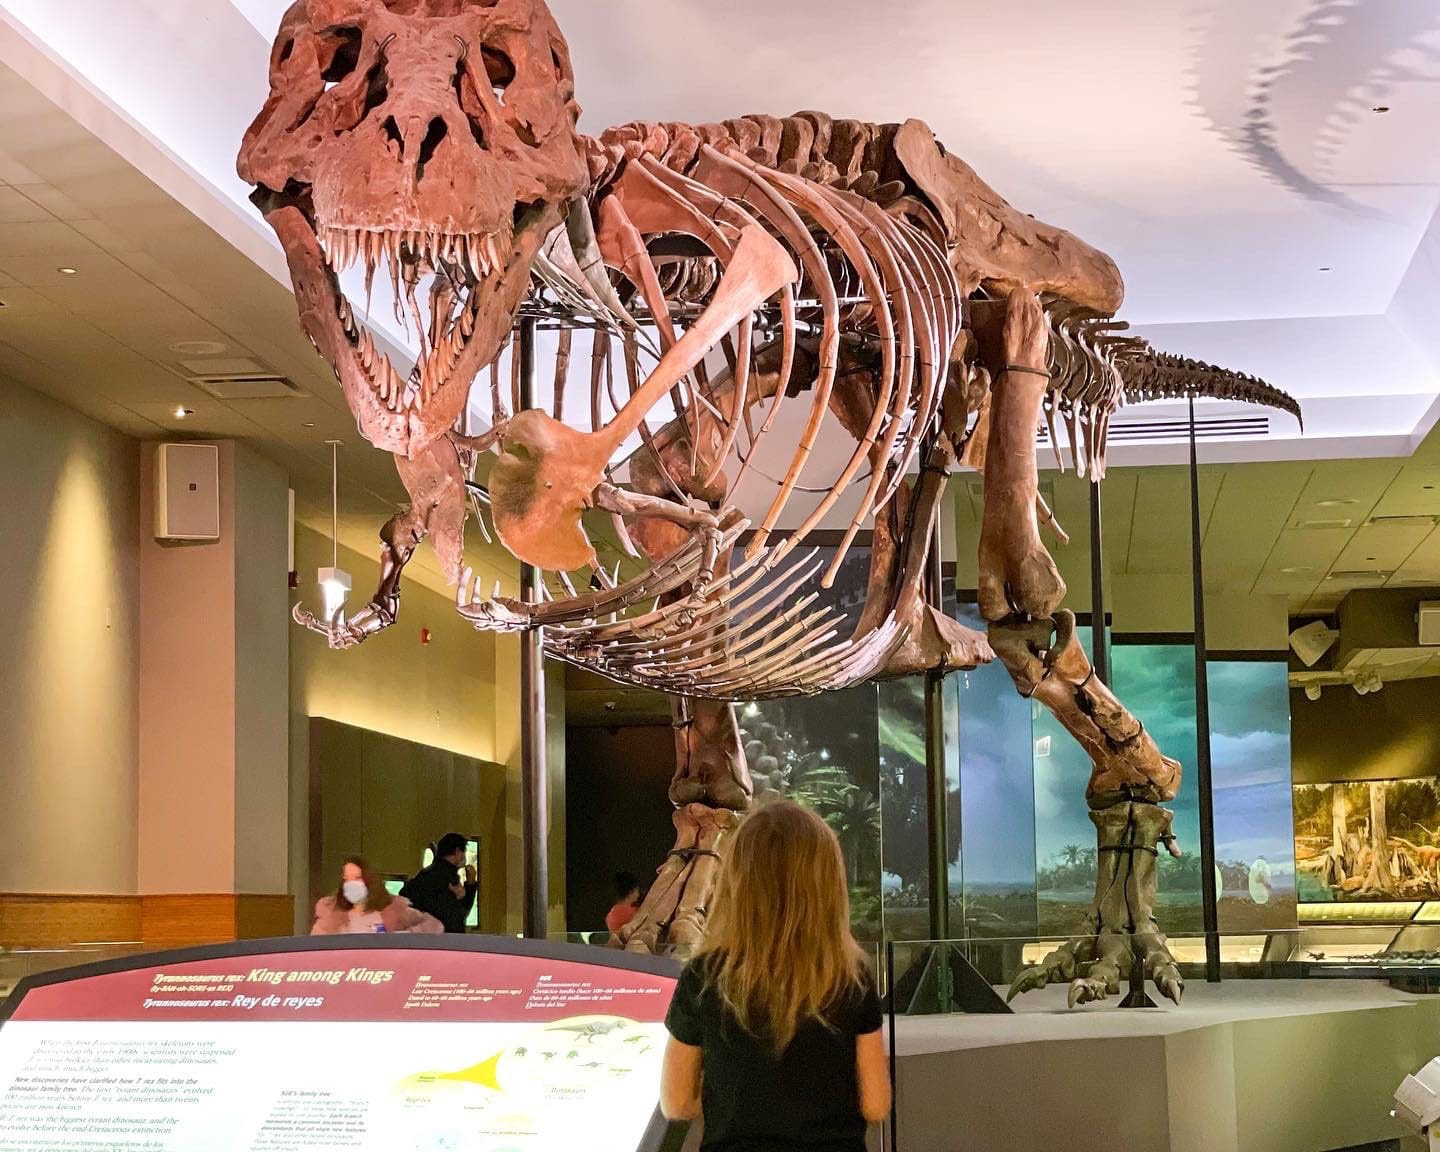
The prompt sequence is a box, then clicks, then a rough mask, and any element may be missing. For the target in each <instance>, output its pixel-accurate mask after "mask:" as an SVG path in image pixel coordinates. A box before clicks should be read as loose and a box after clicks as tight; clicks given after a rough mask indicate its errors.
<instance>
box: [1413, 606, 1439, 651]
mask: <svg viewBox="0 0 1440 1152" xmlns="http://www.w3.org/2000/svg"><path fill="white" fill-rule="evenodd" d="M1415 621H1416V623H1417V624H1419V626H1420V643H1421V644H1424V645H1427V646H1428V645H1431V644H1440V600H1422V601H1420V608H1419V610H1418V611H1417V612H1416V613H1415Z"/></svg>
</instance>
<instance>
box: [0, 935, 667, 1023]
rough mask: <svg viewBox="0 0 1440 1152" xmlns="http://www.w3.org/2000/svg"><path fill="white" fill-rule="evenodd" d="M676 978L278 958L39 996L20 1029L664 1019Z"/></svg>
mask: <svg viewBox="0 0 1440 1152" xmlns="http://www.w3.org/2000/svg"><path fill="white" fill-rule="evenodd" d="M674 987H675V981H674V979H673V978H671V977H668V976H661V975H653V974H650V973H645V972H635V971H629V970H626V969H621V968H611V967H607V966H603V965H592V964H583V963H576V962H571V961H559V960H548V959H540V958H537V957H531V956H507V955H498V954H494V953H483V952H469V951H467V952H459V951H457V952H447V951H442V950H436V949H425V950H416V951H410V950H407V949H384V950H372V949H365V950H358V949H357V950H354V951H349V950H326V951H318V952H309V951H306V952H278V953H270V954H262V955H256V956H245V957H243V958H242V957H233V956H232V957H229V958H224V959H215V960H196V961H190V962H187V963H181V964H170V965H159V966H156V967H153V968H137V969H133V970H131V971H127V972H113V973H108V974H105V975H99V976H87V977H82V978H80V979H75V980H67V981H64V982H62V983H57V984H50V985H44V986H40V987H36V988H32V989H31V990H30V991H29V992H28V993H27V994H26V996H25V998H24V1000H23V1001H22V1002H21V1003H20V1004H19V1006H18V1007H17V1008H16V1010H15V1012H14V1015H13V1017H12V1019H14V1020H17V1021H18V1020H96V1021H99V1020H174V1021H245V1020H262V1021H276V1020H304V1021H325V1020H330V1021H413V1022H417V1023H418V1022H437V1023H475V1022H494V1023H516V1022H530V1021H533V1022H536V1023H546V1022H549V1021H554V1020H565V1019H572V1018H575V1017H584V1016H591V1015H594V1016H623V1017H626V1018H628V1019H630V1020H636V1021H640V1022H655V1023H658V1022H660V1021H663V1020H664V1018H665V1011H666V1008H667V1007H668V1006H669V1003H670V996H671V993H672V992H673V991H674Z"/></svg>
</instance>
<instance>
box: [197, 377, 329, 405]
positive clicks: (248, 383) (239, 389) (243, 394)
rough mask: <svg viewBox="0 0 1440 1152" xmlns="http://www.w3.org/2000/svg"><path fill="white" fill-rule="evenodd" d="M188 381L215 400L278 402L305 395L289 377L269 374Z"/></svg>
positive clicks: (200, 378) (201, 378)
mask: <svg viewBox="0 0 1440 1152" xmlns="http://www.w3.org/2000/svg"><path fill="white" fill-rule="evenodd" d="M188 379H189V381H190V383H192V384H194V385H195V387H197V388H199V389H200V390H201V391H202V392H207V393H209V394H210V395H211V396H213V397H215V399H216V400H279V399H286V398H289V397H292V396H303V395H305V393H304V392H302V391H301V390H300V388H299V386H298V385H297V384H296V383H295V381H293V380H291V379H290V378H289V377H286V376H280V375H277V374H275V373H270V372H264V373H254V374H246V375H243V376H190V377H188Z"/></svg>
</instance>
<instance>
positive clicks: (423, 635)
mask: <svg viewBox="0 0 1440 1152" xmlns="http://www.w3.org/2000/svg"><path fill="white" fill-rule="evenodd" d="M420 643H421V644H429V643H430V629H428V628H421V629H420Z"/></svg>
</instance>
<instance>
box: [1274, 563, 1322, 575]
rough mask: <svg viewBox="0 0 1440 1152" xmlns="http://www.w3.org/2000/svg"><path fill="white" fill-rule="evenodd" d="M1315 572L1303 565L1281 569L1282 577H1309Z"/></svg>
mask: <svg viewBox="0 0 1440 1152" xmlns="http://www.w3.org/2000/svg"><path fill="white" fill-rule="evenodd" d="M1314 571H1315V569H1314V568H1307V567H1305V566H1304V565H1303V564H1301V565H1296V566H1294V567H1291V568H1281V569H1280V575H1282V576H1308V575H1309V574H1310V573H1312V572H1314Z"/></svg>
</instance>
